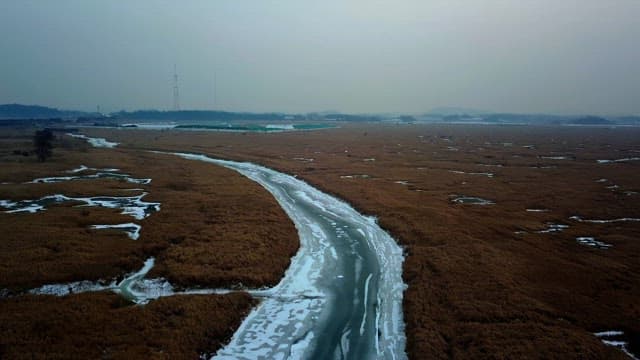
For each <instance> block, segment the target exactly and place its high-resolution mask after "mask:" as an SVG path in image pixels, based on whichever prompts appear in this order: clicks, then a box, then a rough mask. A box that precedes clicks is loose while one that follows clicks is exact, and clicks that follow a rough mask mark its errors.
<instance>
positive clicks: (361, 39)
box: [0, 0, 640, 114]
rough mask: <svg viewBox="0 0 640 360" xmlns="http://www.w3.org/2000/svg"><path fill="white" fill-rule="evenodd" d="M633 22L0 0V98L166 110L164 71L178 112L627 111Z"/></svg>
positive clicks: (636, 50)
mask: <svg viewBox="0 0 640 360" xmlns="http://www.w3.org/2000/svg"><path fill="white" fill-rule="evenodd" d="M639 19H640V0H560V1H558V0H508V1H497V0H495V1H490V0H468V1H456V0H444V1H434V0H415V1H414V0H393V1H392V0H388V1H377V0H355V1H354V0H323V1H305V0H281V1H268V0H256V1H248V0H215V1H208V0H202V1H195V0H194V1H140V0H138V1H124V0H110V1H98V0H95V1H93V0H55V1H54V0H40V1H29V0H2V2H1V3H0V103H14V102H16V103H23V104H41V105H48V106H54V107H59V108H67V109H82V110H95V108H96V105H98V104H99V105H101V107H102V109H103V110H104V111H115V110H120V109H127V110H131V109H149V108H157V109H171V108H172V103H173V92H172V86H173V84H172V78H173V67H174V64H176V66H177V69H178V75H179V89H180V100H181V107H182V108H183V109H214V108H216V109H223V110H240V111H287V112H308V111H323V110H339V111H344V112H353V113H371V112H406V113H419V112H425V111H428V110H430V109H431V108H433V107H440V106H456V107H468V108H476V109H484V110H493V111H509V112H544V113H576V114H581V113H593V114H640V20H639ZM214 79H215V81H214ZM214 83H215V86H214ZM214 88H215V89H216V90H214Z"/></svg>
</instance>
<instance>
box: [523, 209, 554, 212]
mask: <svg viewBox="0 0 640 360" xmlns="http://www.w3.org/2000/svg"><path fill="white" fill-rule="evenodd" d="M548 211H549V209H527V212H548Z"/></svg>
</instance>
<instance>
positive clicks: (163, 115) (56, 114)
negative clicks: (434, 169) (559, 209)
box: [0, 104, 640, 126]
mask: <svg viewBox="0 0 640 360" xmlns="http://www.w3.org/2000/svg"><path fill="white" fill-rule="evenodd" d="M28 119H33V120H37V121H41V120H46V119H49V120H51V119H61V120H71V121H74V122H77V123H84V124H93V125H94V126H119V125H122V124H123V123H125V124H126V121H158V120H159V121H175V122H185V121H191V122H201V121H222V122H235V121H253V122H260V121H291V122H300V121H330V122H334V121H340V122H400V123H438V122H444V123H487V124H530V125H600V126H602V125H634V126H638V125H640V116H637V115H631V116H607V117H599V116H589V115H552V114H513V113H499V112H485V111H480V110H474V109H464V108H454V107H446V108H436V109H433V110H431V112H429V113H426V114H423V115H415V116H408V115H402V114H401V113H399V114H347V113H341V112H324V113H307V114H287V113H280V112H271V113H251V112H233V111H218V110H180V111H166V110H135V111H120V112H114V113H111V114H109V115H108V116H105V115H102V114H98V113H96V112H84V111H76V110H60V109H56V108H51V107H46V106H40V105H22V104H4V105H0V120H3V124H4V125H7V124H8V122H7V120H15V121H19V122H20V121H22V120H28Z"/></svg>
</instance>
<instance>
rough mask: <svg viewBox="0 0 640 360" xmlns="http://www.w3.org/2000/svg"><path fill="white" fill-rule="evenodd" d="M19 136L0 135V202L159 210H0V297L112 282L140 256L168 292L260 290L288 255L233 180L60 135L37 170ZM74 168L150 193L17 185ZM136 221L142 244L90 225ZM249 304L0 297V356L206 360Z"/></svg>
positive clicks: (203, 299)
mask: <svg viewBox="0 0 640 360" xmlns="http://www.w3.org/2000/svg"><path fill="white" fill-rule="evenodd" d="M20 135H21V133H20V132H14V133H11V134H2V136H0V182H11V184H2V185H0V199H13V200H22V199H37V198H40V197H42V196H45V195H51V194H55V193H62V194H65V195H69V196H96V195H113V196H132V195H137V194H139V193H140V191H128V190H127V189H131V188H142V189H143V191H145V192H148V195H147V196H146V197H145V198H144V199H143V200H145V201H154V202H160V203H161V211H160V212H157V213H153V214H152V215H151V216H150V217H148V218H146V219H144V220H141V221H139V220H134V219H133V218H132V217H130V216H127V215H122V214H120V213H119V211H118V210H113V209H104V208H96V207H75V206H74V205H76V204H73V203H63V204H58V205H54V206H51V207H49V208H48V209H47V210H46V211H44V212H40V213H36V214H28V213H15V214H8V213H5V212H4V211H2V212H0V229H2V231H3V236H2V240H1V241H0V289H8V290H9V292H10V293H13V294H19V293H20V292H22V291H24V290H27V289H30V288H34V287H37V286H41V285H44V284H50V283H60V282H70V281H78V280H98V279H106V280H110V279H112V278H117V277H121V276H122V275H124V274H126V273H128V272H131V271H135V270H138V269H139V268H140V267H141V266H142V263H143V262H144V260H145V259H146V258H148V257H149V256H155V257H156V267H155V268H154V269H153V270H152V272H151V273H150V274H149V275H148V276H149V277H165V278H167V279H169V280H170V281H171V282H172V283H173V284H174V285H175V286H178V287H212V286H222V287H231V286H236V285H238V284H244V285H247V286H267V285H273V284H275V283H277V282H278V281H279V280H280V278H281V277H282V275H283V273H284V271H285V270H286V268H287V267H288V265H289V260H290V257H291V256H292V255H293V254H294V253H295V251H296V250H297V247H298V239H297V234H296V230H295V227H294V226H293V224H292V222H291V220H290V219H289V218H288V217H287V216H286V214H285V213H284V212H283V210H282V209H281V208H280V207H279V206H278V205H277V203H276V201H275V199H273V197H271V195H270V194H269V193H267V192H266V191H265V190H264V189H263V188H261V187H260V186H259V185H257V184H255V183H254V182H252V181H250V180H248V179H246V178H245V177H243V176H241V175H239V174H237V173H236V172H234V171H231V170H227V169H224V168H221V167H217V166H213V165H210V164H202V163H198V162H194V161H188V160H183V159H180V158H178V157H175V156H168V155H160V154H152V153H146V152H139V151H131V150H123V149H113V150H112V149H94V148H89V147H87V146H86V144H85V143H84V141H82V140H76V139H70V138H68V137H62V138H58V140H57V143H56V145H57V146H56V147H55V148H54V156H53V157H52V158H51V159H50V160H49V161H47V162H45V163H38V162H37V161H36V160H35V158H34V157H33V156H30V157H25V156H22V155H16V154H14V153H13V150H14V149H29V148H30V146H31V144H30V137H29V136H27V135H23V136H20ZM81 164H84V165H86V166H89V167H95V168H119V169H121V171H122V172H124V173H128V174H131V175H132V176H134V177H138V178H152V179H153V181H152V183H151V184H149V185H139V184H131V183H127V182H125V181H120V180H108V179H100V180H78V181H70V182H64V183H54V184H20V183H21V182H25V181H30V180H33V179H34V178H38V177H48V176H64V175H68V174H67V173H66V172H65V171H67V170H70V169H73V168H77V167H78V166H79V165H81ZM125 222H136V223H138V224H140V225H142V231H141V236H140V239H139V240H137V241H133V240H131V239H129V238H128V237H127V236H126V234H125V233H123V232H120V231H114V230H106V231H105V230H91V229H90V228H89V227H90V225H93V224H118V223H125ZM253 304H254V300H252V299H251V298H250V297H249V296H248V295H247V294H243V293H234V294H230V295H225V296H215V295H213V296H176V297H170V298H163V299H160V300H157V301H153V302H152V303H150V304H148V305H146V306H133V305H132V304H129V303H127V302H126V301H125V300H123V299H121V298H120V297H119V296H117V295H115V294H110V293H96V294H80V295H72V296H69V297H65V298H56V297H51V296H27V295H23V296H17V297H9V298H4V299H0V358H7V359H9V358H11V359H13V358H60V359H62V358H65V359H67V358H78V359H87V358H114V359H131V358H140V359H148V358H163V359H176V358H178V359H180V358H192V359H193V358H198V355H199V354H201V353H202V352H215V351H216V350H217V349H218V348H219V347H220V345H221V344H222V343H223V342H224V341H226V340H227V339H228V338H229V337H230V336H231V334H232V333H233V332H234V331H235V329H236V328H237V326H238V325H239V323H240V321H241V320H242V318H243V317H244V316H245V315H246V313H247V312H248V311H249V309H250V307H251V306H252V305H253Z"/></svg>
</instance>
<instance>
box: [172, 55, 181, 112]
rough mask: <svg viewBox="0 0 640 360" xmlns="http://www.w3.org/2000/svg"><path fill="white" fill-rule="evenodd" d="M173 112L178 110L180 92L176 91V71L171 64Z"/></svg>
mask: <svg viewBox="0 0 640 360" xmlns="http://www.w3.org/2000/svg"><path fill="white" fill-rule="evenodd" d="M173 110H174V111H179V110H180V91H179V90H178V71H177V69H176V64H173Z"/></svg>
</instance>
